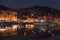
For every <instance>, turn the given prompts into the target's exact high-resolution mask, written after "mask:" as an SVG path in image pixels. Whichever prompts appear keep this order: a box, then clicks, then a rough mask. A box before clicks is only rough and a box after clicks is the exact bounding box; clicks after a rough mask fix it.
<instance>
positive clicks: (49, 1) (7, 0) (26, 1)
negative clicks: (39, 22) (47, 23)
mask: <svg viewBox="0 0 60 40" xmlns="http://www.w3.org/2000/svg"><path fill="white" fill-rule="evenodd" d="M0 4H2V5H5V6H8V7H11V8H27V7H32V6H35V5H40V6H47V7H51V8H55V9H59V10H60V0H0Z"/></svg>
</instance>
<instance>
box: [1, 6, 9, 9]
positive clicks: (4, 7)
mask: <svg viewBox="0 0 60 40" xmlns="http://www.w3.org/2000/svg"><path fill="white" fill-rule="evenodd" d="M0 10H9V7H6V6H4V5H0Z"/></svg>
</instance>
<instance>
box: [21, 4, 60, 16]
mask: <svg viewBox="0 0 60 40" xmlns="http://www.w3.org/2000/svg"><path fill="white" fill-rule="evenodd" d="M21 11H22V12H23V14H25V13H26V14H28V13H30V12H31V11H35V12H38V11H39V12H40V13H41V14H42V15H45V14H46V15H48V14H51V15H53V16H56V17H57V16H58V17H59V16H60V10H58V9H54V8H50V7H46V6H38V5H36V6H33V7H29V8H23V9H20V12H21Z"/></svg>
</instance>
